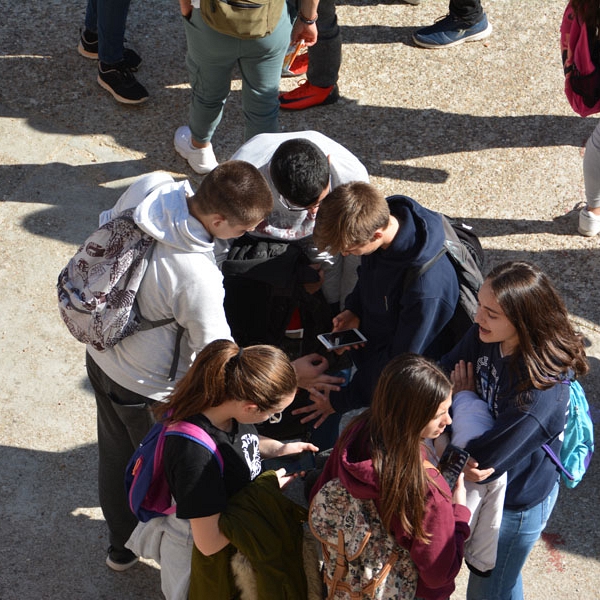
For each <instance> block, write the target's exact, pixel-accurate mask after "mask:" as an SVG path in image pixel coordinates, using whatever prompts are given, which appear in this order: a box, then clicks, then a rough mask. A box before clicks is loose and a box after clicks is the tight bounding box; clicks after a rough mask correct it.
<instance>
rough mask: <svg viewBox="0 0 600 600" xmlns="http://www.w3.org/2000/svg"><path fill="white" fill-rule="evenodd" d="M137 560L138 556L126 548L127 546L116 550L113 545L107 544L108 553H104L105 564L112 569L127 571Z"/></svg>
mask: <svg viewBox="0 0 600 600" xmlns="http://www.w3.org/2000/svg"><path fill="white" fill-rule="evenodd" d="M138 560H139V558H138V557H137V556H136V555H135V554H134V553H133V552H132V551H131V550H127V548H124V549H123V550H116V549H115V548H114V547H113V546H109V548H108V554H107V555H106V565H107V566H109V567H110V568H111V569H112V570H113V571H127V569H129V568H131V567H133V565H135V563H136V562H137V561H138Z"/></svg>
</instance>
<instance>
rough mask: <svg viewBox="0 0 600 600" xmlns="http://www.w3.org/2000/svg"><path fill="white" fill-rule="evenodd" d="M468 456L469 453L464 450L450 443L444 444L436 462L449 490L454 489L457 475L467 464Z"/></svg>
mask: <svg viewBox="0 0 600 600" xmlns="http://www.w3.org/2000/svg"><path fill="white" fill-rule="evenodd" d="M468 458H469V453H468V452H467V451H466V450H463V449H462V448H458V447H457V446H453V445H452V444H448V445H447V446H446V449H445V450H444V453H443V454H442V457H441V458H440V462H439V463H438V469H439V471H440V473H441V474H442V476H443V478H444V479H445V480H446V481H447V482H448V486H449V487H450V490H452V491H454V487H455V486H456V481H457V480H458V476H459V475H460V474H461V472H462V470H463V469H464V467H465V465H466V464H467V460H468Z"/></svg>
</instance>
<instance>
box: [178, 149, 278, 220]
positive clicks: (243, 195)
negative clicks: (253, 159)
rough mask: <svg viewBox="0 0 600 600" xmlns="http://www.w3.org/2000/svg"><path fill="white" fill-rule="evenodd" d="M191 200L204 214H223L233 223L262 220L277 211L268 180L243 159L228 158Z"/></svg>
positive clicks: (206, 178) (212, 172)
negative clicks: (274, 208)
mask: <svg viewBox="0 0 600 600" xmlns="http://www.w3.org/2000/svg"><path fill="white" fill-rule="evenodd" d="M190 200H191V202H192V203H193V205H194V207H195V208H196V209H197V210H198V212H199V213H200V214H203V215H209V214H212V213H216V214H219V215H221V216H222V217H224V218H225V219H227V221H228V222H229V223H230V224H231V225H250V224H255V223H258V222H259V221H261V220H262V219H264V218H265V217H266V216H267V215H269V214H270V213H271V211H272V210H273V195H272V194H271V188H269V184H268V183H267V180H266V179H265V178H264V177H263V176H262V175H261V173H260V171H259V170H258V169H257V168H256V167H255V166H254V165H251V164H250V163H248V162H245V161H243V160H228V161H226V162H224V163H221V164H220V165H219V166H218V167H216V168H215V169H213V170H212V171H211V172H210V173H209V174H208V175H206V177H204V179H203V180H202V183H201V184H200V187H199V188H198V191H197V192H196V193H195V194H194V195H193V196H192V198H191V199H190Z"/></svg>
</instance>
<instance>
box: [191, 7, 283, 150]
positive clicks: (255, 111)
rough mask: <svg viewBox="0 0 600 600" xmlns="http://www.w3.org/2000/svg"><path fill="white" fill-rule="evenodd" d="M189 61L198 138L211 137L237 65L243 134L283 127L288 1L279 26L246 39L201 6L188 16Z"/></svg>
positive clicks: (207, 139)
mask: <svg viewBox="0 0 600 600" xmlns="http://www.w3.org/2000/svg"><path fill="white" fill-rule="evenodd" d="M183 21H184V25H185V36H186V40H187V55H186V66H187V69H188V73H189V76H190V85H191V87H192V102H191V105H190V117H189V126H190V129H191V131H192V137H193V138H194V140H196V141H197V142H210V140H211V138H212V136H213V134H214V132H215V129H216V128H217V126H218V124H219V122H220V121H221V117H222V115H223V108H224V107H225V102H226V100H227V96H229V92H230V90H231V77H232V72H233V68H234V67H235V66H236V65H237V66H238V67H239V70H240V72H241V75H242V110H243V112H244V119H245V127H244V139H245V140H249V139H250V138H251V137H254V136H255V135H257V134H259V133H277V132H278V131H279V121H278V115H279V81H280V79H281V67H282V65H283V58H284V56H285V52H286V50H287V48H288V46H289V44H290V35H291V32H292V24H291V21H290V17H289V14H288V9H287V6H286V5H284V7H283V11H282V14H281V18H280V19H279V23H278V24H277V27H275V30H274V31H273V33H271V34H270V35H267V36H266V37H264V38H258V39H249V40H241V39H238V38H235V37H232V36H230V35H224V34H222V33H219V32H218V31H215V30H214V29H213V28H212V27H209V26H208V25H207V24H206V23H205V22H204V20H203V19H202V14H201V12H200V11H199V10H197V9H193V10H192V16H191V18H190V20H189V21H188V20H187V19H183Z"/></svg>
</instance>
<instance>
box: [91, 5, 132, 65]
mask: <svg viewBox="0 0 600 600" xmlns="http://www.w3.org/2000/svg"><path fill="white" fill-rule="evenodd" d="M130 2H131V0H88V4H87V9H86V11H85V28H86V29H89V30H90V31H93V32H96V33H98V59H99V60H100V61H102V62H103V63H107V64H109V65H110V64H114V63H117V62H119V61H121V60H123V42H124V40H125V22H126V21H127V13H128V12H129V3H130Z"/></svg>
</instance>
